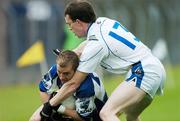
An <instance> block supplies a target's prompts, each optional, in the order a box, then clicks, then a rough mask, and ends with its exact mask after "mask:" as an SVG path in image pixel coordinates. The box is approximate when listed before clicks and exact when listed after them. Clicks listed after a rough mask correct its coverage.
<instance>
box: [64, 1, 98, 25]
mask: <svg viewBox="0 0 180 121" xmlns="http://www.w3.org/2000/svg"><path fill="white" fill-rule="evenodd" d="M64 15H65V16H66V15H69V16H70V18H71V19H72V21H76V19H79V20H81V21H83V22H86V23H93V22H95V21H96V14H95V12H94V10H93V7H92V5H91V4H90V3H89V2H88V1H86V0H73V1H72V2H70V3H69V4H68V5H67V6H66V8H65V12H64Z"/></svg>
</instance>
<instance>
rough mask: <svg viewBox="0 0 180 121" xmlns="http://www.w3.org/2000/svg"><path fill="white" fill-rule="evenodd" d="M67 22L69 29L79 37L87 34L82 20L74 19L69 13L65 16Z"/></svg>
mask: <svg viewBox="0 0 180 121" xmlns="http://www.w3.org/2000/svg"><path fill="white" fill-rule="evenodd" d="M65 21H66V24H67V25H68V27H69V29H70V30H71V31H72V32H73V33H74V34H75V35H76V36H78V37H84V36H86V31H84V29H85V28H84V27H83V24H82V22H81V21H80V20H78V19H77V20H76V21H72V19H71V18H70V16H69V15H66V16H65Z"/></svg>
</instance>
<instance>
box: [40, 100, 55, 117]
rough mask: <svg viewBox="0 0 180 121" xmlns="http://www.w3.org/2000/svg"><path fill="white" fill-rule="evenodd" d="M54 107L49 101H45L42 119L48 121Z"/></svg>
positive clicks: (41, 113)
mask: <svg viewBox="0 0 180 121" xmlns="http://www.w3.org/2000/svg"><path fill="white" fill-rule="evenodd" d="M52 110H53V107H52V106H51V105H50V103H49V102H46V103H44V107H43V108H42V110H41V112H40V115H41V121H46V120H48V119H49V118H50V116H51V114H52Z"/></svg>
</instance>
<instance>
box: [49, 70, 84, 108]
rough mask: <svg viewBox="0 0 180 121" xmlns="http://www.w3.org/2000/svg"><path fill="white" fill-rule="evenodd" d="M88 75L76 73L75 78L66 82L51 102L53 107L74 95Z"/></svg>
mask: <svg viewBox="0 0 180 121" xmlns="http://www.w3.org/2000/svg"><path fill="white" fill-rule="evenodd" d="M86 76H87V74H86V73H83V72H79V71H76V73H75V74H74V76H73V78H72V79H71V80H70V81H68V82H66V83H65V84H64V85H63V86H62V87H61V89H59V90H58V93H57V94H56V95H55V96H54V97H53V98H52V99H51V100H50V101H49V102H50V105H51V106H56V105H58V104H60V103H61V102H62V101H63V100H64V99H66V98H67V97H68V96H70V95H72V94H73V93H74V92H75V90H76V89H77V88H78V87H79V85H80V84H81V82H83V80H84V79H85V78H86Z"/></svg>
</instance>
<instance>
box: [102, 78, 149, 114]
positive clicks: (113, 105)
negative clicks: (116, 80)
mask: <svg viewBox="0 0 180 121" xmlns="http://www.w3.org/2000/svg"><path fill="white" fill-rule="evenodd" d="M145 95H146V93H145V92H144V91H143V90H141V89H139V88H137V87H135V82H134V81H129V82H127V81H123V82H122V83H121V84H120V85H119V86H118V87H117V88H116V89H115V90H114V91H113V93H112V94H111V96H110V97H109V99H108V101H107V102H106V104H105V106H104V107H103V110H104V111H109V112H110V113H114V114H117V113H121V112H124V111H125V110H127V108H129V107H130V106H131V105H134V104H136V103H137V102H140V101H141V100H142V99H143V97H144V96H145Z"/></svg>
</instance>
